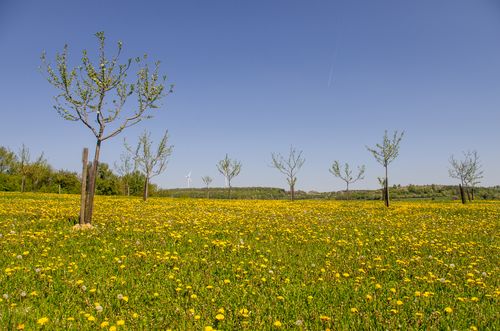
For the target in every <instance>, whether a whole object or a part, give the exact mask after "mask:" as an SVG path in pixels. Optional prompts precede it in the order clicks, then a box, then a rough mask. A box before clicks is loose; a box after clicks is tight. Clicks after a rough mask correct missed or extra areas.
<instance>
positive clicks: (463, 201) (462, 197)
mask: <svg viewBox="0 0 500 331" xmlns="http://www.w3.org/2000/svg"><path fill="white" fill-rule="evenodd" d="M458 188H459V189H460V198H461V199H462V203H463V204H465V193H464V187H463V186H462V185H461V184H458Z"/></svg>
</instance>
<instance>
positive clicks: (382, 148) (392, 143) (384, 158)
mask: <svg viewBox="0 0 500 331" xmlns="http://www.w3.org/2000/svg"><path fill="white" fill-rule="evenodd" d="M403 136H404V131H403V132H401V133H398V131H397V130H396V131H394V133H393V136H392V139H391V138H389V137H388V136H387V130H385V133H384V138H383V140H382V144H376V145H375V148H369V147H368V146H367V147H366V148H367V149H368V151H370V152H371V153H372V155H373V157H374V158H375V160H377V162H378V163H380V164H381V165H383V166H384V169H385V182H384V184H385V188H384V201H385V205H386V207H389V177H388V171H387V168H388V166H389V164H390V163H391V162H392V161H394V159H396V157H397V156H398V155H399V144H400V142H401V139H403Z"/></svg>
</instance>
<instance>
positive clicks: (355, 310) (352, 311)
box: [351, 307, 359, 314]
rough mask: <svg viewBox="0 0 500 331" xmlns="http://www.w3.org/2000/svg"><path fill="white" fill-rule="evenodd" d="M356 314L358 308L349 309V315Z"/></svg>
mask: <svg viewBox="0 0 500 331" xmlns="http://www.w3.org/2000/svg"><path fill="white" fill-rule="evenodd" d="M358 312H359V310H358V308H355V307H353V308H351V313H353V314H356V313H358Z"/></svg>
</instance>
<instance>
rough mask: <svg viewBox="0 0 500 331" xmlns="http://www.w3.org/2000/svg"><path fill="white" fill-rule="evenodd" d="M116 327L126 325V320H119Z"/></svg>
mask: <svg viewBox="0 0 500 331" xmlns="http://www.w3.org/2000/svg"><path fill="white" fill-rule="evenodd" d="M116 325H118V326H121V325H125V321H124V320H118V321H116Z"/></svg>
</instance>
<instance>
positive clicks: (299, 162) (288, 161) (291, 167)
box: [271, 146, 306, 201]
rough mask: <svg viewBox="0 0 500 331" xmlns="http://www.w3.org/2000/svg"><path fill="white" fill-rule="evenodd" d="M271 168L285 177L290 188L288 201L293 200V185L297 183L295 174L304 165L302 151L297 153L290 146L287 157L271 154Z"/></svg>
mask: <svg viewBox="0 0 500 331" xmlns="http://www.w3.org/2000/svg"><path fill="white" fill-rule="evenodd" d="M271 158H272V162H273V163H272V167H274V168H276V169H277V170H278V171H279V172H281V173H282V174H283V175H285V176H286V180H287V182H288V185H289V186H290V200H292V201H293V200H294V199H295V184H296V183H297V173H298V172H299V170H300V168H302V166H303V165H304V162H305V161H306V159H305V158H304V157H302V151H297V150H296V149H295V148H294V147H293V146H290V151H289V153H288V157H286V158H285V157H283V156H282V155H281V154H275V153H271Z"/></svg>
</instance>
